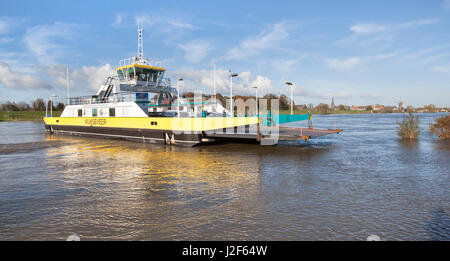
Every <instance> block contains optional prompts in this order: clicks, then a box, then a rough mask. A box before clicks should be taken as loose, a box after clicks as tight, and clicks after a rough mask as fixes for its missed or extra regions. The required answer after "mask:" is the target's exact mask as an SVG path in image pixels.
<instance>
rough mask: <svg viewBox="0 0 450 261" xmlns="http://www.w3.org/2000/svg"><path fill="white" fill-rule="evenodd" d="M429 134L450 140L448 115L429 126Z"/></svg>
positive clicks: (449, 116) (449, 117) (449, 119)
mask: <svg viewBox="0 0 450 261" xmlns="http://www.w3.org/2000/svg"><path fill="white" fill-rule="evenodd" d="M430 132H431V133H434V134H436V135H437V136H438V137H439V138H441V139H450V115H446V116H442V117H440V118H437V119H436V120H435V123H434V124H432V125H431V126H430Z"/></svg>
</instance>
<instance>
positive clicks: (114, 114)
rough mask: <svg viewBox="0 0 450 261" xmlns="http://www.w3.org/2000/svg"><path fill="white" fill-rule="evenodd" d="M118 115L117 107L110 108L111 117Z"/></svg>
mask: <svg viewBox="0 0 450 261" xmlns="http://www.w3.org/2000/svg"><path fill="white" fill-rule="evenodd" d="M115 116H116V108H109V117H115Z"/></svg>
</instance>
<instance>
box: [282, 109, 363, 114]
mask: <svg viewBox="0 0 450 261" xmlns="http://www.w3.org/2000/svg"><path fill="white" fill-rule="evenodd" d="M293 113H294V114H307V113H308V111H307V110H294V111H293ZM366 113H371V112H370V111H331V110H330V111H327V113H326V114H366ZM279 114H291V110H279ZM311 114H321V113H320V112H319V111H312V112H311Z"/></svg>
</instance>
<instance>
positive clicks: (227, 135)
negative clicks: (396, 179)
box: [44, 27, 340, 146]
mask: <svg viewBox="0 0 450 261" xmlns="http://www.w3.org/2000/svg"><path fill="white" fill-rule="evenodd" d="M165 71H166V69H165V68H163V67H162V64H161V62H159V61H152V60H149V59H146V58H144V56H143V45H142V27H139V28H138V54H137V56H135V57H131V58H128V59H124V60H121V61H120V63H119V67H117V68H116V69H115V72H114V74H111V75H110V76H108V77H106V81H105V83H104V84H103V85H102V86H100V88H99V90H98V91H97V93H96V95H93V96H85V97H72V98H69V99H68V104H67V105H66V106H65V108H64V110H63V112H62V114H61V115H60V117H53V115H52V113H50V114H47V113H46V117H44V124H45V128H46V130H47V131H48V132H50V133H52V134H69V135H80V136H94V137H105V138H120V139H128V140H135V141H141V142H150V143H164V144H172V145H184V146H194V145H198V144H201V143H206V142H215V141H218V140H222V141H223V140H225V141H226V140H246V141H249V140H250V141H254V142H256V143H261V144H265V142H264V141H267V140H269V141H271V142H269V143H271V144H276V143H277V142H278V140H286V139H287V140H295V139H303V140H307V139H309V138H313V137H317V136H323V135H327V134H332V133H339V132H340V130H317V129H313V128H312V126H309V128H287V127H281V126H280V125H281V124H282V123H285V122H291V121H300V120H308V121H311V115H309V114H306V115H278V114H276V113H273V112H272V111H269V112H266V113H265V114H262V113H254V114H253V115H252V116H249V115H241V116H237V115H235V114H234V113H230V111H231V112H233V110H232V109H230V110H228V109H226V108H224V107H223V105H222V104H221V103H220V102H218V101H217V100H216V99H212V100H210V101H206V102H205V101H203V99H201V98H200V100H198V99H197V100H196V99H194V101H193V102H192V101H189V100H187V99H185V100H183V99H182V98H181V94H180V93H179V88H176V87H175V86H174V84H173V83H172V81H171V79H169V78H165V77H164V73H165ZM180 81H181V79H179V80H178V82H177V87H178V86H179V83H180ZM175 96H176V97H175ZM200 97H201V96H200ZM47 104H48V103H47Z"/></svg>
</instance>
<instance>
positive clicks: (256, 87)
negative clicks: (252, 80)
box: [252, 86, 259, 115]
mask: <svg viewBox="0 0 450 261" xmlns="http://www.w3.org/2000/svg"><path fill="white" fill-rule="evenodd" d="M252 88H253V89H255V90H256V95H255V98H256V110H255V113H256V115H259V113H258V86H253V87H252Z"/></svg>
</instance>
